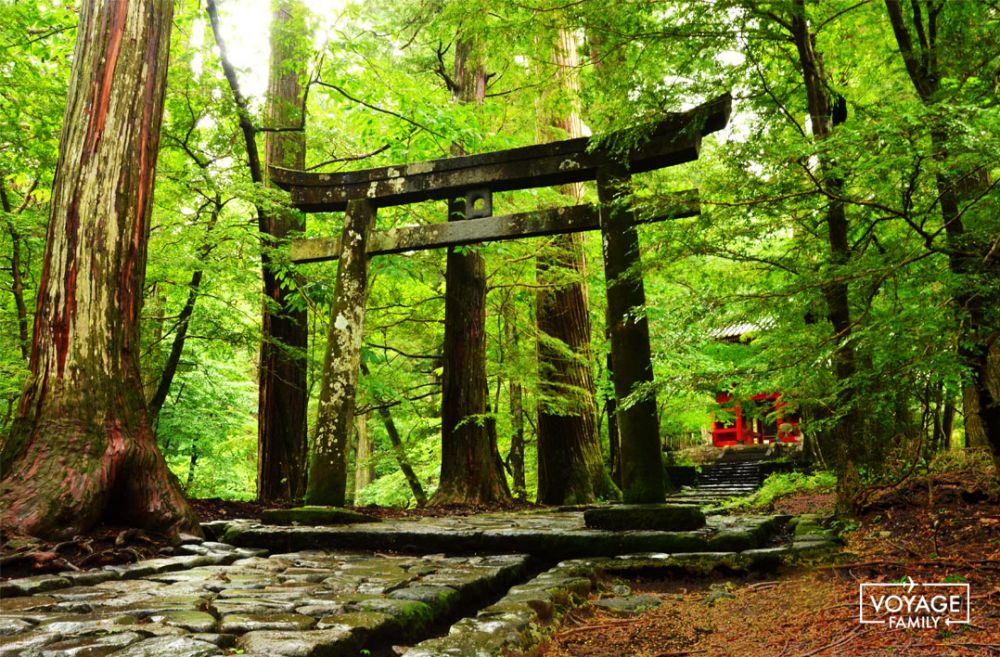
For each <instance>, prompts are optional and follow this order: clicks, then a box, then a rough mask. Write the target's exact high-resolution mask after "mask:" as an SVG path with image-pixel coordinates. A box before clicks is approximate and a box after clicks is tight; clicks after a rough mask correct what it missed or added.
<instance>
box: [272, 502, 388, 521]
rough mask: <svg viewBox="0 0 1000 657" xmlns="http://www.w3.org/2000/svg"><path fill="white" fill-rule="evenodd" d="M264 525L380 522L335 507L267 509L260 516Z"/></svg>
mask: <svg viewBox="0 0 1000 657" xmlns="http://www.w3.org/2000/svg"><path fill="white" fill-rule="evenodd" d="M260 519H261V522H263V523H264V524H266V525H350V524H354V523H362V522H381V519H380V518H376V517H374V516H369V515H365V514H364V513H358V512H357V511H352V510H350V509H344V508H341V507H336V506H300V507H295V508H293V509H267V510H265V511H264V512H262V513H261V514H260Z"/></svg>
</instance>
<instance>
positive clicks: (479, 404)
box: [430, 39, 511, 505]
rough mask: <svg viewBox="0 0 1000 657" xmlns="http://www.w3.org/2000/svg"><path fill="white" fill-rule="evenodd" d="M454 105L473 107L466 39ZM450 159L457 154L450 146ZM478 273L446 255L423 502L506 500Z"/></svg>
mask: <svg viewBox="0 0 1000 657" xmlns="http://www.w3.org/2000/svg"><path fill="white" fill-rule="evenodd" d="M454 82H455V89H454V90H453V92H454V96H455V98H456V100H458V101H459V102H463V103H471V102H475V103H480V102H482V100H483V98H484V97H485V95H486V71H485V69H484V68H483V64H482V62H481V61H479V58H478V56H476V54H475V52H474V48H473V45H472V44H471V43H470V42H469V41H465V40H461V39H460V40H459V41H458V42H457V43H456V45H455V78H454ZM452 152H453V154H454V155H461V154H463V153H464V150H463V148H462V146H461V145H460V144H455V145H453V148H452ZM464 207H465V203H464V199H451V200H449V201H448V220H449V221H461V220H462V219H464V218H465V214H464ZM485 270H486V268H485V265H484V263H483V257H482V255H480V253H479V252H478V251H477V250H476V249H469V248H463V249H455V248H453V247H452V248H449V249H448V260H447V271H446V273H445V285H446V292H445V310H444V316H445V322H444V356H445V364H444V373H443V376H442V390H441V393H442V394H441V397H442V399H441V483H440V485H439V487H438V490H437V492H436V493H435V494H434V496H433V497H432V498H431V502H430V503H431V504H436V505H442V504H484V503H492V502H506V501H510V499H511V497H510V490H509V489H508V487H507V478H506V477H505V476H504V473H503V469H502V468H501V467H499V464H500V453H499V451H498V450H497V445H496V441H495V440H494V439H493V438H492V436H491V434H490V430H489V426H488V422H487V421H486V408H487V399H486V391H487V383H486V271H485Z"/></svg>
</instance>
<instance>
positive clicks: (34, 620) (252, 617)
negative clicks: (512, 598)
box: [0, 544, 528, 657]
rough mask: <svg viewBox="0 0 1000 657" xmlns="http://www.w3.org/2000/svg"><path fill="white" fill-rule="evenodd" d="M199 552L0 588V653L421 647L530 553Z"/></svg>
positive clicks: (124, 654) (130, 654)
mask: <svg viewBox="0 0 1000 657" xmlns="http://www.w3.org/2000/svg"><path fill="white" fill-rule="evenodd" d="M204 545H208V547H207V548H204V549H201V550H199V552H200V554H199V555H198V557H199V558H197V559H190V558H186V559H176V560H175V559H168V560H165V559H155V560H150V561H147V562H140V563H138V564H133V565H131V566H129V567H125V568H113V569H108V570H107V571H105V572H109V573H112V575H111V579H108V580H107V581H100V580H101V578H97V579H96V580H94V581H96V582H97V583H95V584H92V585H90V586H80V585H77V586H73V585H72V582H71V581H70V580H69V579H66V578H53V577H47V578H44V579H43V578H31V581H27V582H26V581H24V580H20V581H17V580H12V581H10V582H7V583H5V585H4V586H5V588H4V595H3V597H2V598H0V637H2V638H0V657H7V656H11V657H13V656H14V655H18V656H23V657H50V656H51V657H56V656H58V657H73V656H79V657H106V656H113V657H147V656H149V657H166V656H168V655H169V656H170V657H209V656H216V655H224V654H231V653H232V651H233V650H240V651H243V653H244V654H263V655H273V656H285V655H302V656H312V655H331V656H336V655H356V654H357V652H358V651H359V650H360V649H362V648H363V647H364V646H365V645H367V644H369V643H370V642H371V641H373V640H383V641H393V640H396V639H399V640H416V639H418V638H419V637H420V636H422V633H423V632H425V631H426V629H427V627H428V626H430V625H431V624H433V623H435V622H439V621H441V620H443V619H445V618H446V617H449V616H450V615H452V614H454V613H455V612H456V611H457V610H459V609H461V608H464V607H467V606H468V607H470V608H471V605H473V604H478V603H479V602H480V599H479V598H478V596H482V595H493V596H496V595H500V594H502V593H503V591H505V590H507V589H508V588H509V587H510V586H511V585H513V584H515V583H516V582H517V581H519V580H520V579H523V578H524V577H526V576H527V575H526V570H525V569H526V566H527V562H528V557H526V556H524V555H506V556H492V557H465V556H460V557H446V556H443V555H430V556H393V555H383V554H375V553H352V552H328V551H305V552H291V553H282V554H274V555H266V554H264V553H261V552H260V551H247V550H237V549H234V548H233V547H231V546H228V545H221V544H214V545H212V544H202V545H197V544H193V545H192V546H191V547H193V548H203V547H204ZM56 584H59V585H60V586H56Z"/></svg>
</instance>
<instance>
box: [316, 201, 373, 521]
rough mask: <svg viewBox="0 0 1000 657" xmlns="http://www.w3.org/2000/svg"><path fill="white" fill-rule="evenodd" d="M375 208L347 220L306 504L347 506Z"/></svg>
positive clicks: (356, 210) (360, 206) (353, 210)
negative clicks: (348, 458) (346, 497)
mask: <svg viewBox="0 0 1000 657" xmlns="http://www.w3.org/2000/svg"><path fill="white" fill-rule="evenodd" d="M374 223H375V206H373V205H372V204H371V203H369V202H368V201H364V200H361V201H351V202H350V203H349V204H348V205H347V212H346V213H345V214H344V230H343V232H342V233H341V241H340V243H341V244H342V245H343V246H342V248H341V252H340V260H339V261H338V262H337V285H336V290H335V292H334V299H333V303H332V304H331V306H330V324H329V327H328V329H327V339H326V355H325V358H324V360H323V382H322V383H321V384H320V391H319V412H318V413H317V417H316V437H315V439H314V440H313V449H312V455H311V458H310V464H309V483H308V486H307V487H306V501H307V502H308V503H309V504H328V505H333V506H343V505H344V500H345V497H344V496H345V491H346V486H347V450H348V447H349V445H350V437H351V431H352V429H353V426H354V404H355V392H356V388H357V384H358V370H359V368H360V366H361V337H362V334H363V331H364V324H365V303H366V302H367V300H368V256H367V254H366V253H365V250H366V247H367V245H368V236H369V235H370V234H371V229H372V225H373V224H374Z"/></svg>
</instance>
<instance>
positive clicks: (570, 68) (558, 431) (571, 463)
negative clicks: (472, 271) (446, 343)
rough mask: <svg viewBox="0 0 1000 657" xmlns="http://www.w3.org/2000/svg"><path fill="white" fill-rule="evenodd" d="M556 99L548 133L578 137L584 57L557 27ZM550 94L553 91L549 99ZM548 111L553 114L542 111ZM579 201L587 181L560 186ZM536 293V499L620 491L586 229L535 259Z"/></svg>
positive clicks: (568, 500) (589, 498) (546, 123)
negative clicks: (601, 406) (600, 403)
mask: <svg viewBox="0 0 1000 657" xmlns="http://www.w3.org/2000/svg"><path fill="white" fill-rule="evenodd" d="M555 46H556V47H555V52H554V54H555V57H554V63H555V65H556V66H557V67H558V72H557V80H558V85H553V86H555V87H556V88H557V89H559V90H560V91H561V92H562V93H561V94H560V96H561V97H560V98H558V99H557V100H560V101H562V102H561V103H559V104H560V105H561V106H563V107H566V108H567V109H566V110H564V111H562V112H557V111H555V110H554V109H553V108H552V107H545V106H543V107H542V112H543V116H541V117H540V119H541V120H540V122H539V123H540V125H542V126H543V128H542V133H543V134H542V136H543V138H547V139H548V140H553V139H565V138H567V137H580V136H582V134H583V132H582V130H581V125H580V117H579V114H578V113H577V111H576V107H575V102H576V99H577V98H578V97H579V94H580V88H579V87H580V85H579V82H578V80H577V77H576V69H577V67H578V66H579V61H578V57H577V52H576V43H575V41H574V37H573V35H572V34H571V33H570V32H568V31H567V30H563V29H561V30H559V31H558V32H557V34H556V44H555ZM550 100H551V99H550ZM544 114H548V116H545V115H544ZM561 191H562V193H563V194H565V195H566V196H567V197H569V198H570V199H571V200H572V201H573V202H579V200H580V196H581V194H582V191H583V190H582V185H580V184H572V185H566V186H564V187H563V188H562V190H561ZM536 266H537V272H538V273H537V276H538V283H539V290H538V292H537V293H536V297H535V305H536V313H535V317H536V321H537V323H538V368H539V374H540V377H541V383H540V389H541V390H540V392H541V394H542V400H541V401H540V403H539V405H538V502H539V503H541V504H585V503H588V502H593V501H594V500H595V499H597V498H598V497H600V498H609V497H617V496H618V489H617V487H616V486H615V485H614V482H612V481H611V478H610V477H609V476H608V473H607V471H606V470H605V469H604V463H603V461H602V457H601V442H600V436H599V435H598V433H597V405H596V396H597V395H596V392H595V388H594V376H593V370H592V366H593V362H592V356H591V350H590V311H589V308H588V304H587V292H586V287H585V285H584V282H583V281H584V278H585V277H586V270H587V262H586V258H585V257H584V253H583V236H582V235H581V234H579V233H570V234H567V235H559V236H556V237H554V238H552V240H551V243H550V244H549V245H548V246H547V247H546V248H545V249H543V250H542V251H541V252H540V253H539V255H538V259H537V263H536Z"/></svg>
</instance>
